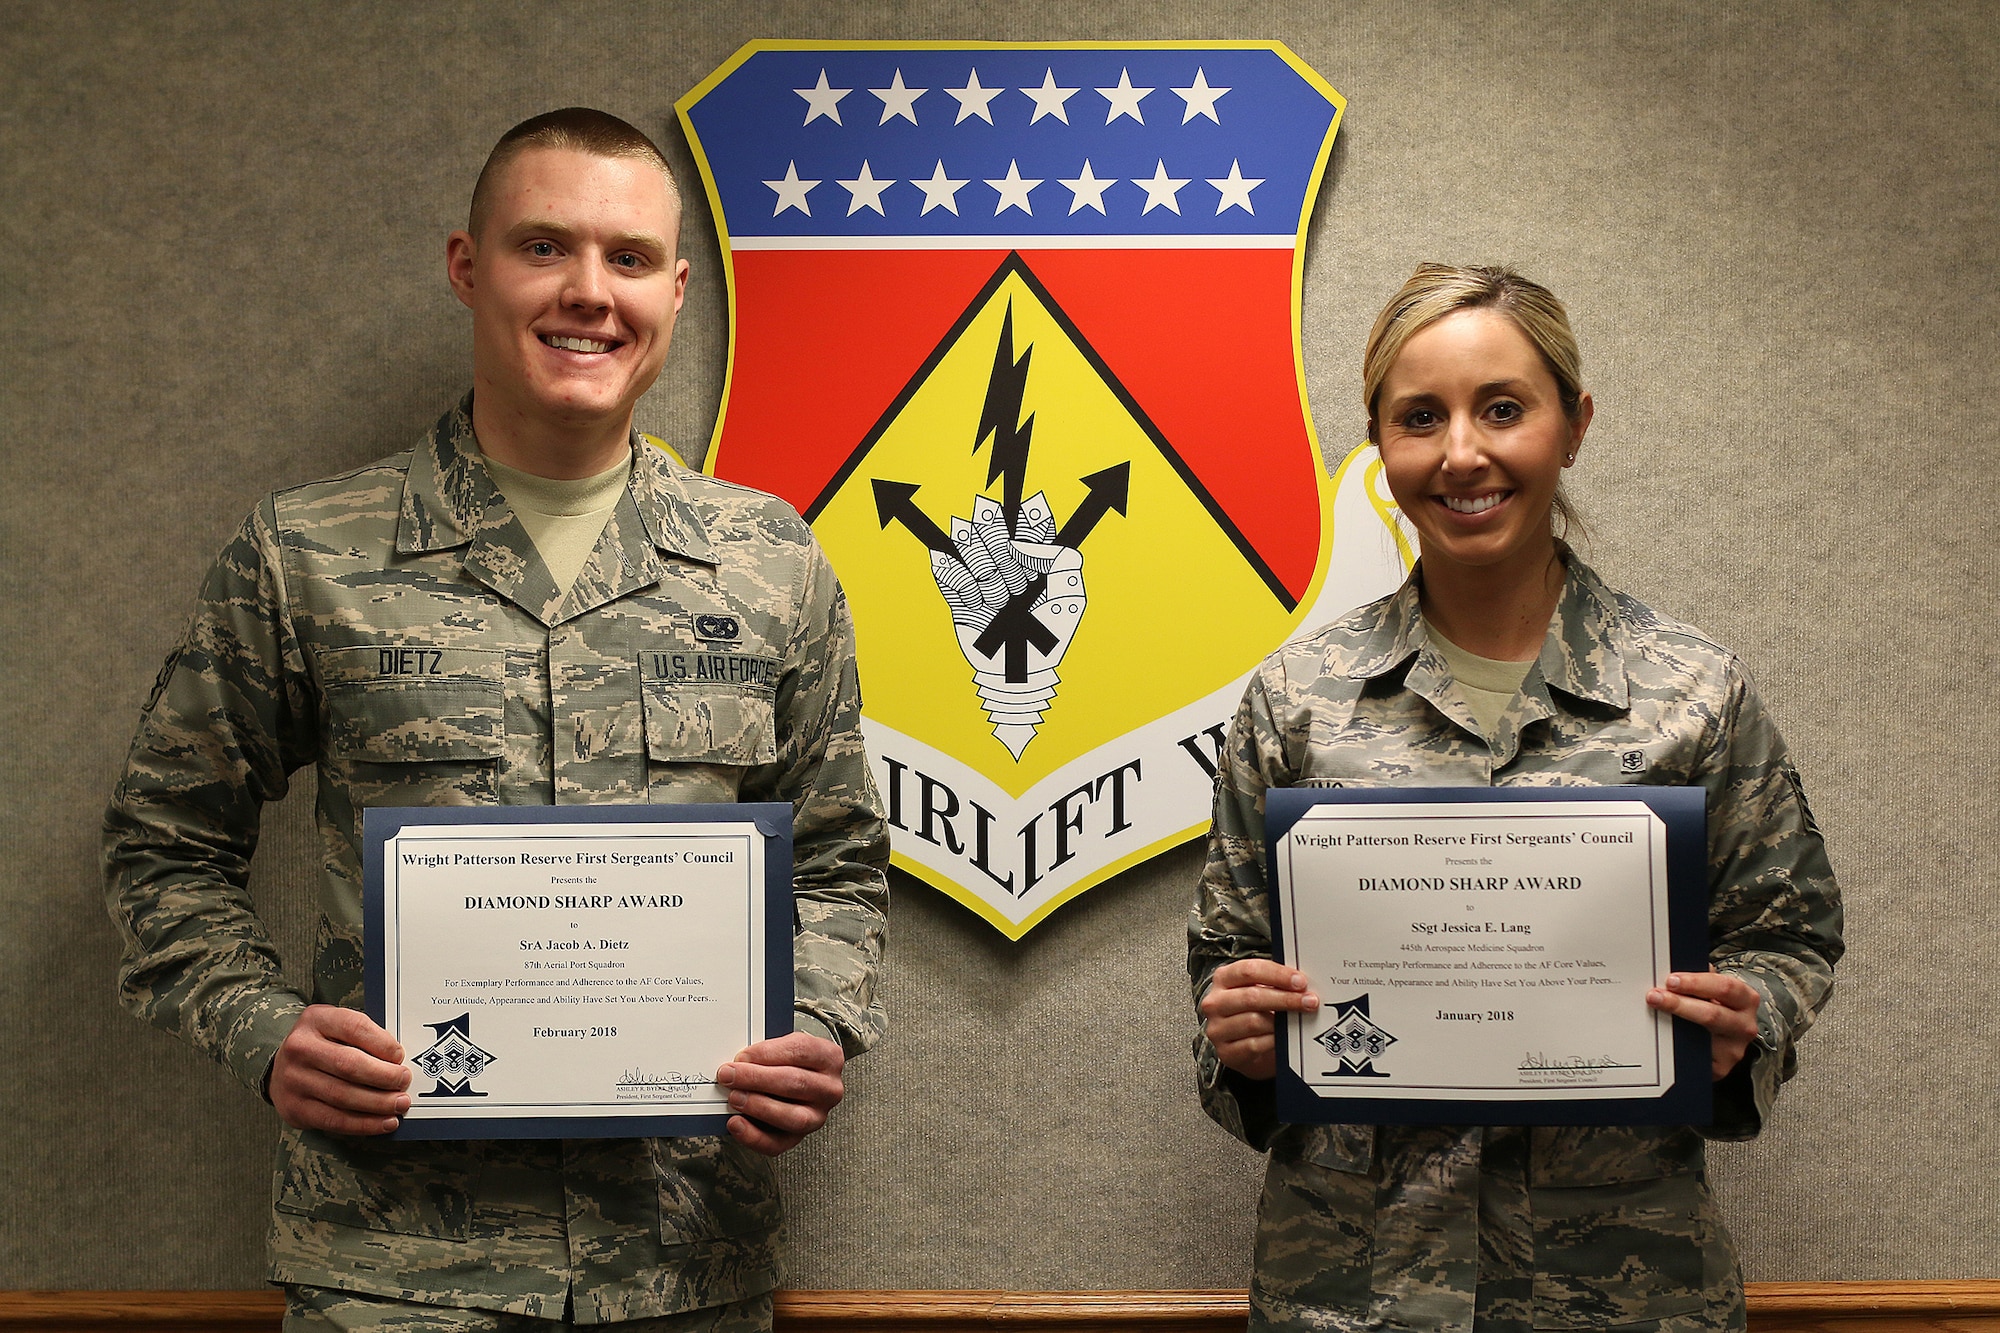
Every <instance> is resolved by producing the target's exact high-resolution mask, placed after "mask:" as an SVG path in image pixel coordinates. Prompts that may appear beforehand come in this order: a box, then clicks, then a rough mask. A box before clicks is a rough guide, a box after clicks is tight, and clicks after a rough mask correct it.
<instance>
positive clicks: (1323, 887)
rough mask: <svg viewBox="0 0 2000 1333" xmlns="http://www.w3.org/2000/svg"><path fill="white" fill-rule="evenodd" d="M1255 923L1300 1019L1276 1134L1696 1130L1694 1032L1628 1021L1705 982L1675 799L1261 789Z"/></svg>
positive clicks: (1689, 864) (1281, 1078)
mask: <svg viewBox="0 0 2000 1333" xmlns="http://www.w3.org/2000/svg"><path fill="white" fill-rule="evenodd" d="M1265 819H1266V829H1265V831H1266V835H1267V838H1268V854H1269V866H1270V871H1271V874H1270V880H1269V883H1270V892H1271V903H1272V916H1273V923H1272V928H1273V931H1274V934H1275V937H1276V939H1277V943H1278V956H1279V957H1280V958H1282V959H1283V960H1284V961H1285V962H1286V963H1288V964H1289V965H1291V966H1292V967H1295V968H1297V969H1298V970H1299V971H1301V972H1303V973H1304V974H1305V975H1306V976H1307V978H1308V979H1309V983H1308V984H1309V985H1310V986H1311V988H1312V990H1313V991H1314V992H1315V993H1316V994H1317V995H1318V996H1319V997H1320V1008H1319V1010H1318V1012H1317V1013H1313V1014H1304V1015H1287V1016H1286V1022H1284V1023H1283V1024H1282V1025H1281V1027H1280V1031H1279V1042H1278V1055H1279V1069H1278V1086H1277V1096H1278V1114H1279V1117H1280V1118H1281V1119H1284V1120H1288V1121H1308V1122H1310V1121H1344V1122H1377V1123H1379V1122H1390V1121H1400V1122H1411V1123H1427V1124H1438V1123H1444V1124H1593V1123H1596V1124H1618V1123H1623V1124H1706V1123H1707V1122H1708V1119H1709V1115H1710V1077H1709V1037H1708V1033H1707V1031H1706V1030H1705V1029H1703V1028H1701V1027H1699V1026H1697V1025H1696V1024H1693V1023H1690V1022H1687V1021H1686V1020H1684V1019H1674V1018H1671V1017H1669V1016H1668V1015H1666V1014H1663V1013H1661V1012H1659V1011H1658V1010H1655V1009H1650V1008H1648V1007H1647V1005H1646V998H1645V997H1646V991H1647V990H1648V989H1649V988H1650V987H1653V986H1657V985H1658V984H1660V982H1661V980H1662V979H1663V978H1664V977H1665V976H1666V974H1667V973H1668V972H1670V971H1674V970H1680V971H1706V970H1707V968H1708V957H1707V952H1708V920H1707V902H1708V891H1707V873H1706V854H1705V842H1706V837H1705V817H1704V808H1703V793H1702V791H1701V790H1700V789H1699V788H1689V787H1553V788H1550V787H1540V788H1519V787H1511V788H1484V787H1481V788H1436V787H1432V788H1394V789H1355V788H1337V789H1324V788H1290V789H1274V790H1272V791H1270V792H1268V793H1267V794H1266V815H1265Z"/></svg>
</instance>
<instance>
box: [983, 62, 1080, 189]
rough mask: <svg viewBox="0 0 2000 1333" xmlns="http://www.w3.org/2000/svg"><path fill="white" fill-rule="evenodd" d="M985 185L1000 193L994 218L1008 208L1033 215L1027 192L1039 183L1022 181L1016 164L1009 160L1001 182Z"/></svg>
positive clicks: (1073, 90) (991, 182)
mask: <svg viewBox="0 0 2000 1333" xmlns="http://www.w3.org/2000/svg"><path fill="white" fill-rule="evenodd" d="M1070 91H1071V92H1075V91H1076V90H1075V89H1074V88H1072V89H1071V90H1070ZM1063 123H1064V124H1068V123H1069V122H1067V121H1065V122H1063ZM986 183H987V184H988V185H991V186H992V187H993V188H994V189H996V190H998V191H999V192H1000V202H999V203H997V204H995V205H994V206H993V216H994V217H996V218H997V217H999V216H1000V215H1001V214H1002V213H1005V212H1006V211H1007V210H1008V209H1010V208H1018V209H1020V210H1021V211H1022V212H1023V213H1026V214H1027V215H1028V216H1029V217H1033V216H1034V215H1035V210H1034V209H1033V208H1031V207H1029V205H1028V191H1030V190H1032V189H1034V188H1035V187H1036V186H1037V185H1040V184H1041V182H1040V181H1028V180H1022V179H1021V168H1020V166H1019V164H1018V163H1015V162H1014V161H1012V160H1011V159H1010V160H1009V161H1008V163H1007V175H1006V176H1005V177H1004V178H1003V179H1001V180H997V181H987V182H986Z"/></svg>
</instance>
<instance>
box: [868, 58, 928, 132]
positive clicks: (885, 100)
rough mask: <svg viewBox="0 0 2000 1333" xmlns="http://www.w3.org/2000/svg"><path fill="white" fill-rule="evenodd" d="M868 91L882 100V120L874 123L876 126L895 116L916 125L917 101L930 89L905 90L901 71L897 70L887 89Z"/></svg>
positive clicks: (885, 123)
mask: <svg viewBox="0 0 2000 1333" xmlns="http://www.w3.org/2000/svg"><path fill="white" fill-rule="evenodd" d="M868 91H869V92H871V93H874V94H875V95H876V96H877V97H879V98H881V99H882V119H880V120H878V121H876V122H875V123H876V124H877V125H887V124H888V123H889V121H890V119H891V118H893V117H896V116H901V117H902V118H903V119H904V120H907V121H909V122H910V124H912V125H914V124H916V123H917V99H918V98H919V97H922V96H923V95H924V94H925V93H927V92H929V91H930V89H928V88H905V87H904V86H903V71H902V70H900V69H899V70H897V71H896V77H895V78H893V79H891V80H889V86H888V87H887V88H870V89H869V90H868Z"/></svg>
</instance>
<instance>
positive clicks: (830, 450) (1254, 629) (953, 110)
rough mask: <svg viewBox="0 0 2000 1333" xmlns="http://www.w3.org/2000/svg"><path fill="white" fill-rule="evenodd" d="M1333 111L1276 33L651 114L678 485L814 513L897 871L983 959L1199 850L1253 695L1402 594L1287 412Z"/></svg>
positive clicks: (1298, 416) (906, 62)
mask: <svg viewBox="0 0 2000 1333" xmlns="http://www.w3.org/2000/svg"><path fill="white" fill-rule="evenodd" d="M1342 107H1343V102H1342V100H1341V98H1340V95H1339V94H1337V93H1335V92H1334V91H1333V90H1332V89H1331V88H1329V87H1328V86H1327V85H1326V84H1325V83H1324V82H1323V81H1322V80H1321V79H1320V78H1319V77H1318V76H1317V75H1316V74H1314V73H1313V72H1312V71H1311V70H1310V69H1308V68H1307V67H1306V66H1305V65H1304V64H1303V63H1301V62H1300V61H1299V60H1298V58H1297V57H1295V56H1294V55H1292V53H1291V52H1289V51H1287V50H1286V49H1285V48H1284V47H1282V46H1279V45H1276V44H1274V43H1261V44H1258V43H1246V44H1229V43H1216V44H1139V45H1126V46H1115V45H1094V46H1058V45H1031V44H1015V45H1008V44H990V45H971V44H938V45H923V46H916V45H908V44H896V45H891V44H872V45H868V44H858V45H853V46H824V45H813V44H807V43H791V42H753V43H751V44H750V45H749V46H746V47H744V48H743V49H742V50H741V51H739V52H737V53H736V55H735V56H734V57H732V58H731V59H730V60H729V61H728V62H727V63H726V64H725V65H723V67H722V68H721V69H719V70H717V71H716V72H715V73H714V74H713V75H711V76H710V77H709V78H708V79H707V80H706V81H704V82H703V83H702V84H701V85H700V86H699V87H697V88H696V89H695V90H694V91H693V92H691V93H689V94H688V95H687V96H686V97H685V98H683V99H682V100H681V102H680V103H679V104H678V110H679V112H680V115H681V120H682V124H683V125H684V126H685V127H686V130H687V136H688V141H689V143H690V144H691V145H692V146H693V148H694V153H695V157H696V160H697V162H698V163H699V164H700V167H701V172H702V177H703V181H704V184H705V185H706V186H707V191H708V198H709V202H710V204H711V206H712V208H713V209H714V213H715V219H716V229H717V233H718V236H719V239H720V242H721V247H722V254H723V259H724V262H725V264H726V265H727V269H728V273H727V280H728V287H729V302H730V329H731V346H730V359H729V376H728V383H727V387H726V389H725V391H724V397H723V405H722V411H721V413H720V415H719V417H718V419H717V424H716V433H715V438H714V440H713V441H712V443H711V444H710V447H709V451H708V455H707V459H706V464H705V465H706V467H707V468H708V470H709V471H710V472H712V473H714V474H715V475H717V476H719V477H724V478H727V479H729V480H732V481H740V482H743V483H745V484H747V485H751V486H755V487H757V488H759V489H760V490H766V491H771V492H773V493H775V494H777V495H780V496H783V497H784V498H785V499H787V500H789V501H791V503H792V504H794V505H795V506H797V507H798V509H799V510H800V512H802V513H803V514H804V515H805V516H806V518H807V519H808V520H810V521H811V523H812V525H813V530H814V531H815V533H817V535H818V537H819V540H820V542H821V544H822V545H823V546H824V547H825V549H826V551H827V554H828V556H829V557H830V558H831V560H832V561H833V565H834V568H835V570H836V571H837V572H838V573H839V575H840V578H841V582H842V584H843V585H844V586H845V588H846V590H847V595H848V600H849V604H850V605H851V607H852V609H853V613H854V621H855V627H856V636H857V639H858V642H859V645H860V661H861V677H862V684H863V688H864V698H865V704H864V711H863V718H864V728H865V731H866V734H867V739H868V745H869V751H870V753H871V754H872V755H873V757H874V763H875V774H876V778H877V780H878V781H879V783H880V784H881V787H882V791H883V796H884V800H885V802H886V804H887V806H888V812H889V822H890V824H891V826H892V830H891V832H892V838H893V842H894V847H895V853H894V855H895V859H896V862H897V863H898V864H900V865H902V866H903V867H904V868H906V869H908V870H910V871H911V872H913V873H914V874H916V875H918V876H919V877H921V878H923V879H925V880H927V881H928V882H930V883H931V884H933V885H935V886H936V887H938V888H939V889H941V890H943V891H944V892H946V893H948V894H950V895H951V896H952V897H954V898H956V899H958V900H959V901H960V902H962V903H964V904H965V905H966V906H967V907H969V908H971V909H972V910H973V911H975V912H977V913H978V914H979V915H980V916H982V917H984V918H985V919H986V920H987V921H989V922H991V923H992V924H993V925H994V926H995V927H996V928H998V929H999V930H1000V931H1002V932H1003V933H1004V934H1006V935H1007V936H1009V937H1010V938H1015V939H1018V938H1020V937H1021V936H1022V935H1023V934H1025V933H1026V932H1027V931H1028V930H1029V929H1030V928H1031V927H1033V926H1034V925H1035V924H1036V923H1037V922H1039V921H1041V920H1042V919H1044V918H1045V917H1046V916H1047V915H1048V914H1049V913H1050V912H1051V911H1053V910H1054V909H1055V908H1056V907H1057V906H1059V905H1061V904H1062V903H1064V902H1066V901H1068V900H1069V899H1071V898H1073V897H1075V896H1076V895H1077V894H1079V893H1081V892H1083V891H1084V890H1085V889H1087V888H1089V887H1090V886H1091V885H1093V884H1096V883H1099V882H1101V881H1103V880H1104V879H1106V878H1108V877H1109V876H1111V875H1113V874H1116V873H1117V872H1118V871H1120V870H1123V869H1125V868H1126V867H1128V866H1132V865H1135V864H1137V863H1138V862H1140V861H1143V860H1145V859H1147V858H1148V857H1151V856H1154V855H1156V854H1158V853H1159V852H1161V851H1164V850H1165V849H1167V848H1168V847H1171V846H1174V845H1175V844H1177V843H1180V842H1184V841H1186V840H1187V839H1189V838H1192V837H1196V836H1198V835H1200V834H1201V833H1202V832H1203V831H1204V830H1205V829H1206V828H1207V824H1208V816H1209V801H1210V793H1211V780H1212V778H1213V777H1214V773H1215V764H1216V759H1217V756H1218V754H1219V753H1220V749H1221V746H1222V740H1223V736H1224V733H1225V731H1226V729H1227V726H1228V722H1229V719H1230V717H1231V715H1232V714H1233V713H1234V711H1235V708H1236V704H1237V701H1238V700H1239V699H1240V697H1241V695H1242V690H1243V683H1244V680H1245V678H1246V677H1247V676H1248V674H1249V673H1250V671H1251V670H1253V669H1254V668H1255V667H1256V665H1257V663H1258V662H1260V661H1261V660H1262V659H1263V658H1264V657H1265V655H1266V654H1268V653H1269V652H1270V651H1271V650H1272V649H1274V648H1276V647H1277V646H1278V645H1279V644H1280V643H1282V642H1284V641H1285V639H1286V638H1287V637H1289V636H1291V635H1294V634H1297V633H1300V632H1303V631H1306V630H1310V629H1314V628H1317V627H1318V626H1319V625H1322V624H1324V623H1326V622H1327V621H1329V620H1331V619H1333V618H1335V617H1337V616H1339V615H1340V614H1342V613H1344V612H1346V611H1347V610H1349V609H1351V608H1352V607H1354V606H1356V605H1359V604H1360V603H1363V602H1366V601H1368V600H1370V599H1372V598H1374V597H1377V596H1380V595H1381V594H1383V593H1384V592H1387V591H1389V590H1390V589H1392V588H1393V587H1394V586H1395V585H1396V583H1397V582H1398V581H1399V580H1400V579H1401V578H1402V576H1403V573H1404V571H1405V569H1406V568H1407V562H1408V549H1407V547H1406V546H1405V544H1404V543H1403V542H1402V540H1401V537H1400V535H1399V534H1398V533H1397V530H1396V527H1395V523H1394V511H1393V508H1392V506H1391V503H1390V501H1389V499H1388V497H1387V494H1386V491H1385V489H1384V488H1383V486H1382V485H1381V481H1380V463H1379V462H1378V461H1376V459H1375V457H1374V454H1373V451H1372V450H1366V449H1357V450H1355V451H1353V452H1352V453H1349V454H1348V455H1347V456H1346V458H1345V460H1344V461H1343V462H1342V463H1341V464H1340V466H1339V468H1338V469H1337V470H1336V471H1335V472H1334V473H1333V475H1331V476H1329V475H1328V469H1327V467H1326V465H1325V462H1324V460H1323V459H1322V456H1321V454H1320V450H1319V444H1318V441H1317V439H1316V437H1315V435H1314V433H1313V428H1312V422H1311V418H1310V416H1309V415H1308V413H1307V410H1306V404H1305V387H1304V375H1303V369H1302V360H1301V353H1300V345H1299V325H1298V319H1299V291H1300V278H1301V272H1302V268H1303V260H1304V239H1305V227H1306V221H1307V218H1308V217H1309V216H1310V214H1311V211H1312V203H1313V199H1314V197H1315V195H1316V194H1317V192H1318V187H1319V180H1320V176H1321V173H1322V171H1323V169H1324V167H1325V164H1326V160H1327V156H1328V153H1329V152H1330V151H1331V149H1332V146H1333V137H1334V132H1335V130H1336V129H1337V128H1338V126H1339V123H1340V115H1341V110H1342Z"/></svg>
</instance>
